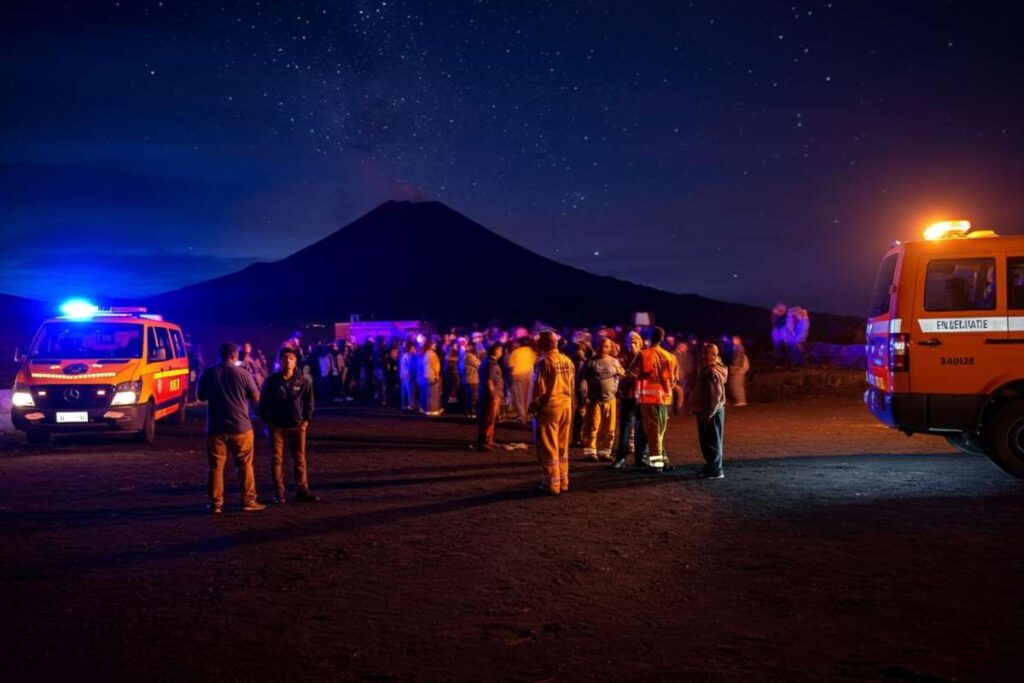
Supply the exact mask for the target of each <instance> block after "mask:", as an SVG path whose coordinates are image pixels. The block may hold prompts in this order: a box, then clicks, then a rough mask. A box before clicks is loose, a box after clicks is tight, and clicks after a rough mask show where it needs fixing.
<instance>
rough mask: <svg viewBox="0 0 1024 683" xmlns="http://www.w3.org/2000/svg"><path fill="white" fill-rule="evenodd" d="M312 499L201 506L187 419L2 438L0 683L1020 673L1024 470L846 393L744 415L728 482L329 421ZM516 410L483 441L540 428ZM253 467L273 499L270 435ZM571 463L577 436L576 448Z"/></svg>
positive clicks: (730, 433)
mask: <svg viewBox="0 0 1024 683" xmlns="http://www.w3.org/2000/svg"><path fill="white" fill-rule="evenodd" d="M317 418H318V419H317V421H316V422H315V423H314V427H313V430H312V433H311V438H310V451H311V452H310V461H311V465H310V471H311V480H312V482H313V485H314V488H315V490H316V491H317V492H318V493H319V494H320V495H321V496H322V497H323V502H321V503H319V504H313V505H300V504H295V503H292V504H289V505H286V506H269V507H268V508H267V510H265V511H263V512H259V513H241V512H239V511H238V510H237V504H236V502H235V501H236V500H237V486H236V484H235V483H234V479H233V477H229V484H228V496H229V498H228V500H229V505H228V506H227V509H226V510H225V514H224V515H222V516H220V517H211V516H208V515H205V514H203V512H202V510H203V506H204V503H205V500H204V489H205V487H204V481H205V476H206V468H205V456H204V454H203V437H202V433H201V432H202V419H201V417H200V414H199V413H196V414H195V415H194V416H193V417H192V418H191V419H190V420H189V423H188V424H187V425H185V426H184V427H173V426H161V427H160V428H159V429H158V437H157V439H158V440H157V444H156V445H155V446H153V447H147V448H143V447H139V446H136V445H134V444H131V443H128V442H126V441H123V440H120V439H116V438H108V439H99V438H93V439H78V440H76V441H73V442H67V441H58V442H56V443H55V444H54V445H52V446H49V447H46V448H29V447H28V446H25V445H24V444H23V443H22V442H21V440H20V439H19V438H18V437H15V436H9V435H8V436H0V480H2V481H3V482H4V483H5V491H4V494H3V496H2V497H0V537H2V543H0V548H2V550H0V553H2V555H0V600H2V603H0V604H2V605H3V612H4V618H3V619H2V620H0V643H2V644H0V648H2V650H3V651H2V654H3V661H4V663H5V667H4V669H5V674H4V679H5V680H11V681H15V680H17V681H22V680H25V681H28V680H32V681H40V680H58V679H64V680H104V681H109V680H127V679H130V680H190V681H192V680H219V681H234V680H238V681H263V680H278V681H280V680H297V679H304V680H358V679H371V680H387V679H398V680H512V681H542V680H583V679H588V680H608V681H619V680H682V679H685V680H690V679H692V680H710V681H718V680H757V681H765V680H787V681H790V680H797V681H800V680H821V681H825V680H828V681H833V680H892V681H908V680H909V681H941V680H962V681H986V682H987V681H1018V680H1021V677H1022V674H1024V653H1022V651H1021V647H1020V642H1021V636H1022V635H1024V627H1022V625H1021V614H1022V608H1024V581H1021V576H1024V545H1022V543H1021V539H1022V535H1021V519H1022V515H1024V485H1022V483H1021V482H1018V481H1016V480H1014V479H1011V478H1009V477H1007V476H1006V475H1004V474H1002V473H1001V472H1000V471H998V470H997V469H996V468H995V467H994V466H992V465H990V464H989V463H988V461H987V460H985V459H983V458H978V457H972V456H964V455H959V454H953V453H952V452H951V451H950V449H949V448H948V447H947V446H946V445H945V442H943V441H941V440H936V439H932V438H926V437H914V438H912V439H909V438H907V437H905V436H903V435H901V434H899V433H896V432H893V431H890V430H887V429H884V428H882V427H881V426H879V425H878V424H877V423H875V422H874V420H873V419H872V418H871V417H870V416H869V415H868V414H867V413H866V411H865V410H864V409H863V407H862V406H861V405H860V404H859V403H858V402H857V401H856V400H851V399H845V398H834V399H830V400H820V401H815V402H794V403H786V404H782V403H775V404H759V405H751V406H748V407H746V408H742V409H734V410H731V411H730V412H729V414H728V417H727V421H726V446H727V462H726V467H727V478H726V479H725V480H723V481H701V480H694V479H691V478H688V477H687V473H688V472H689V471H691V468H690V467H689V465H694V466H695V465H696V463H697V455H696V436H695V430H694V427H693V424H692V423H691V419H690V418H685V419H684V418H678V419H674V420H672V421H671V423H670V427H669V441H668V446H669V449H668V450H669V454H670V455H671V456H672V457H673V460H674V462H675V463H676V464H678V465H682V466H683V467H680V468H679V469H678V470H677V471H675V472H672V473H666V474H662V475H656V474H651V473H647V472H643V471H639V470H635V469H626V470H609V469H607V468H606V467H604V466H601V465H596V464H588V463H583V462H579V461H578V460H575V459H574V462H573V464H572V492H571V493H569V494H567V495H563V496H559V497H556V498H547V497H545V498H534V497H531V496H529V495H528V494H527V493H526V492H527V491H528V490H529V489H530V488H531V487H532V485H533V484H534V483H535V482H536V478H537V474H538V471H537V467H536V464H535V461H534V459H533V455H532V451H526V452H523V451H515V452H508V453H506V452H497V453H477V452H475V451H472V450H470V449H469V448H468V447H467V444H468V442H469V440H470V439H471V438H472V436H473V428H472V426H471V425H469V424H468V423H467V422H465V421H463V420H461V419H460V418H455V417H451V418H441V419H438V420H434V421H428V420H426V419H424V418H421V417H419V416H412V415H404V414H400V413H398V412H396V411H393V410H389V409H380V408H370V407H366V406H345V407H344V408H341V409H333V410H324V411H321V412H320V413H319V414H318V416H317ZM529 436H530V435H529V432H528V431H526V430H525V429H518V428H512V427H502V428H499V430H498V437H499V440H503V441H526V440H528V439H529ZM257 449H258V451H257V480H258V481H259V482H260V484H261V496H262V497H263V498H265V499H266V498H269V490H268V489H267V486H266V485H267V483H268V482H269V475H268V466H267V453H266V443H265V441H262V440H261V441H259V442H258V444H257ZM576 457H578V454H577V453H575V451H574V458H576Z"/></svg>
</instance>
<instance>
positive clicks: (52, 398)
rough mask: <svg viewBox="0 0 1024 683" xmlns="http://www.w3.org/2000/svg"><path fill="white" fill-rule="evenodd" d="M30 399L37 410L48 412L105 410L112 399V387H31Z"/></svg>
mask: <svg viewBox="0 0 1024 683" xmlns="http://www.w3.org/2000/svg"><path fill="white" fill-rule="evenodd" d="M100 392H103V393H102V394H101V393H100ZM32 398H33V399H34V400H35V403H36V407H37V408H49V409H50V410H88V409H89V408H106V407H107V406H109V405H110V400H111V399H112V398H114V387H113V386H112V385H110V384H55V385H46V386H39V387H32Z"/></svg>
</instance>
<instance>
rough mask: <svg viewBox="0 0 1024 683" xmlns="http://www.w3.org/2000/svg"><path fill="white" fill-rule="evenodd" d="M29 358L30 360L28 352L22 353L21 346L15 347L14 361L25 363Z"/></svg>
mask: <svg viewBox="0 0 1024 683" xmlns="http://www.w3.org/2000/svg"><path fill="white" fill-rule="evenodd" d="M27 360H28V354H27V353H22V351H21V347H20V346H16V347H14V362H15V363H18V364H21V363H24V362H25V361H27Z"/></svg>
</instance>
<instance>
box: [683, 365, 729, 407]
mask: <svg viewBox="0 0 1024 683" xmlns="http://www.w3.org/2000/svg"><path fill="white" fill-rule="evenodd" d="M728 379H729V370H727V369H726V367H725V366H724V365H722V364H721V363H714V364H713V365H707V366H705V367H703V368H701V370H700V372H698V373H697V385H696V386H695V387H694V388H693V396H692V398H691V399H690V409H691V410H692V411H693V414H694V415H700V416H701V417H703V418H710V417H711V416H712V415H714V414H715V413H717V412H718V411H719V410H721V409H722V408H723V407H724V406H725V383H726V380H728Z"/></svg>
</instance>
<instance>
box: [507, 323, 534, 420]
mask: <svg viewBox="0 0 1024 683" xmlns="http://www.w3.org/2000/svg"><path fill="white" fill-rule="evenodd" d="M536 364H537V354H535V353H534V351H533V340H532V339H530V338H529V337H527V336H525V335H524V336H522V337H520V338H519V341H518V342H517V346H516V348H515V349H513V350H512V353H510V354H509V356H508V366H509V374H510V375H511V380H512V386H511V394H512V407H513V408H514V409H515V412H516V419H517V420H519V421H520V422H522V423H524V424H525V423H526V422H527V421H528V420H529V417H530V416H529V412H530V411H529V404H530V382H531V380H532V379H533V370H534V366H535V365H536Z"/></svg>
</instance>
